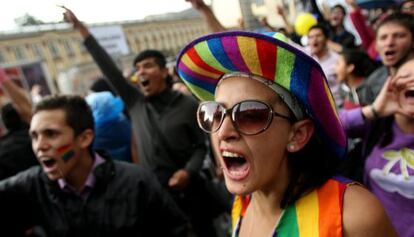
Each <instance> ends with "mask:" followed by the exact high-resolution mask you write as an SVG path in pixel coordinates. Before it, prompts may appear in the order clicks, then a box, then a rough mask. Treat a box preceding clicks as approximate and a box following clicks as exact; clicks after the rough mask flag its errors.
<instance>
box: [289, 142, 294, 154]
mask: <svg viewBox="0 0 414 237" xmlns="http://www.w3.org/2000/svg"><path fill="white" fill-rule="evenodd" d="M288 151H290V152H293V151H295V145H293V144H289V145H288Z"/></svg>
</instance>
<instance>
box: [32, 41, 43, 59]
mask: <svg viewBox="0 0 414 237" xmlns="http://www.w3.org/2000/svg"><path fill="white" fill-rule="evenodd" d="M32 51H33V54H34V55H35V57H38V58H40V59H44V58H45V54H44V53H43V50H42V46H41V45H40V44H32Z"/></svg>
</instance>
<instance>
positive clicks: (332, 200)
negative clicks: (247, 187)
mask: <svg viewBox="0 0 414 237" xmlns="http://www.w3.org/2000/svg"><path fill="white" fill-rule="evenodd" d="M346 185H347V184H346V183H343V182H342V181H338V180H336V179H330V180H328V181H327V182H326V183H325V184H324V185H323V186H322V187H320V188H318V189H316V190H314V191H312V192H311V193H309V194H307V195H306V196H304V197H302V198H300V199H299V200H298V201H297V202H296V203H295V204H294V205H290V206H288V207H287V208H286V209H285V210H284V212H283V216H282V218H281V219H280V221H279V224H278V225H277V227H276V229H275V232H274V233H273V236H278V237H307V236H309V237H318V236H319V237H335V236H342V207H343V195H344V192H345V189H346ZM249 202H250V198H247V197H240V196H237V197H236V199H235V202H234V204H233V210H232V223H233V229H234V230H235V231H234V234H233V236H237V235H238V231H239V228H240V219H241V217H243V216H244V214H245V211H246V209H247V206H248V204H249Z"/></svg>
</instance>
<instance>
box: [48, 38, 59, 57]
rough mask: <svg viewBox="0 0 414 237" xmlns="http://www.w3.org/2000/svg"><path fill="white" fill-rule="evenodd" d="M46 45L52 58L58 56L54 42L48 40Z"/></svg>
mask: <svg viewBox="0 0 414 237" xmlns="http://www.w3.org/2000/svg"><path fill="white" fill-rule="evenodd" d="M47 47H48V48H49V51H50V54H51V55H52V58H59V57H60V52H59V48H58V47H57V45H56V43H55V42H53V41H50V42H49V43H48V44H47Z"/></svg>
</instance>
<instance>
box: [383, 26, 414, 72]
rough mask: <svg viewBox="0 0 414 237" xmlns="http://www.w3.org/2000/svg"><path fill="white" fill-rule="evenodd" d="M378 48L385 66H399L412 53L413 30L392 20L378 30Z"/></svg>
mask: <svg viewBox="0 0 414 237" xmlns="http://www.w3.org/2000/svg"><path fill="white" fill-rule="evenodd" d="M376 48H377V51H378V53H379V55H380V56H381V60H382V63H383V64H384V65H385V66H387V67H398V66H399V65H400V64H401V63H403V62H404V61H405V60H407V59H408V58H409V57H410V55H411V54H412V51H413V41H412V35H411V32H410V31H409V30H408V29H407V28H405V27H403V26H401V25H400V24H396V23H392V22H390V23H388V24H385V25H382V26H381V27H380V28H379V29H378V31H377V38H376Z"/></svg>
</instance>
